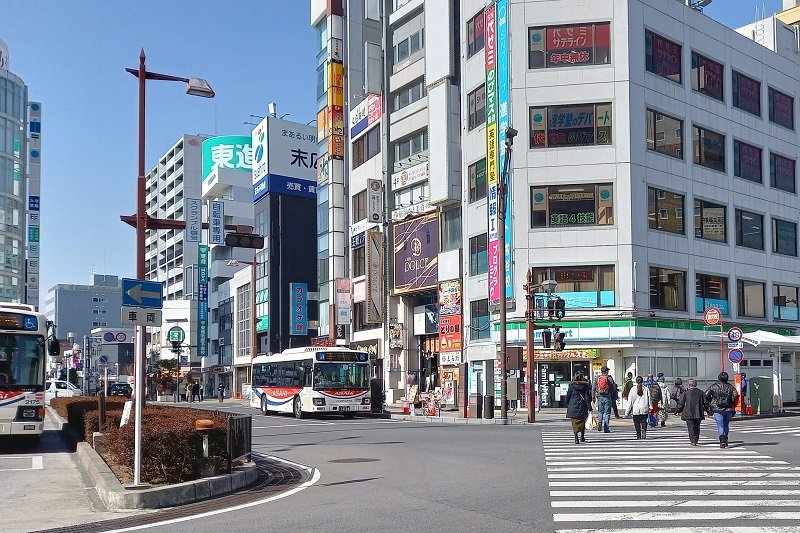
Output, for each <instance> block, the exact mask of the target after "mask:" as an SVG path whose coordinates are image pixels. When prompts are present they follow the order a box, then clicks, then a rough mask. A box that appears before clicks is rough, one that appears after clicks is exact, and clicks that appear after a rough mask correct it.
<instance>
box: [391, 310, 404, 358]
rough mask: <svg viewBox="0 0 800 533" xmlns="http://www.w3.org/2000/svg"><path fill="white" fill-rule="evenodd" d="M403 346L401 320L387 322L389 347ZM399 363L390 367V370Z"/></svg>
mask: <svg viewBox="0 0 800 533" xmlns="http://www.w3.org/2000/svg"><path fill="white" fill-rule="evenodd" d="M402 347H403V324H402V323H401V322H391V323H390V324H389V348H402ZM399 368H400V366H399V365H397V364H396V365H395V366H393V367H391V370H396V369H399Z"/></svg>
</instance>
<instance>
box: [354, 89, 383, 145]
mask: <svg viewBox="0 0 800 533" xmlns="http://www.w3.org/2000/svg"><path fill="white" fill-rule="evenodd" d="M382 110H383V109H382V104H381V97H380V96H379V95H375V94H370V95H367V97H366V98H364V99H363V100H362V101H361V103H360V104H358V105H357V106H356V107H355V108H354V109H353V110H352V111H351V112H350V140H351V141H353V140H355V139H356V137H358V136H359V135H361V134H362V133H364V132H365V131H367V130H368V129H369V128H370V127H372V126H373V125H374V124H377V123H378V122H380V120H381V113H382Z"/></svg>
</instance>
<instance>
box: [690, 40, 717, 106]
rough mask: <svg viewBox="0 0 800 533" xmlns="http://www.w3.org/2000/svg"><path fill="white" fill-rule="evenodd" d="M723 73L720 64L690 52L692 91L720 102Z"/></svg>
mask: <svg viewBox="0 0 800 533" xmlns="http://www.w3.org/2000/svg"><path fill="white" fill-rule="evenodd" d="M724 72H725V67H724V66H723V65H722V64H721V63H717V62H716V61H713V60H711V59H709V58H707V57H706V56H703V55H700V54H698V53H697V52H692V90H694V91H697V92H699V93H703V94H705V95H707V96H710V97H711V98H716V99H717V100H720V101H722V100H723V98H724V96H723V80H724V79H725V76H724Z"/></svg>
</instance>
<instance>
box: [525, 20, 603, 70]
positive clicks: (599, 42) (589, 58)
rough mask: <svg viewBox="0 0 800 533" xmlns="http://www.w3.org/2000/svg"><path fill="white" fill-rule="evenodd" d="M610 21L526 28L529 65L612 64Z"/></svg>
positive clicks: (547, 66) (552, 66)
mask: <svg viewBox="0 0 800 533" xmlns="http://www.w3.org/2000/svg"><path fill="white" fill-rule="evenodd" d="M610 43H611V24H610V23H608V22H595V23H593V24H570V25H566V26H547V27H538V28H528V68H531V69H535V68H554V67H575V66H583V65H608V64H609V63H611V44H610Z"/></svg>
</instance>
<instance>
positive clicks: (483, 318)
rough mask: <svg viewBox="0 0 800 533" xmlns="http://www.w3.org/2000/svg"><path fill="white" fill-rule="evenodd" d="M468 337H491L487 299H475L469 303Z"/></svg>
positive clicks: (474, 338)
mask: <svg viewBox="0 0 800 533" xmlns="http://www.w3.org/2000/svg"><path fill="white" fill-rule="evenodd" d="M469 316H470V322H471V324H470V338H471V339H472V340H478V339H489V338H491V336H492V335H491V330H490V328H491V325H492V324H491V321H490V317H489V301H488V300H485V299H484V300H476V301H474V302H470V303H469Z"/></svg>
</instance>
